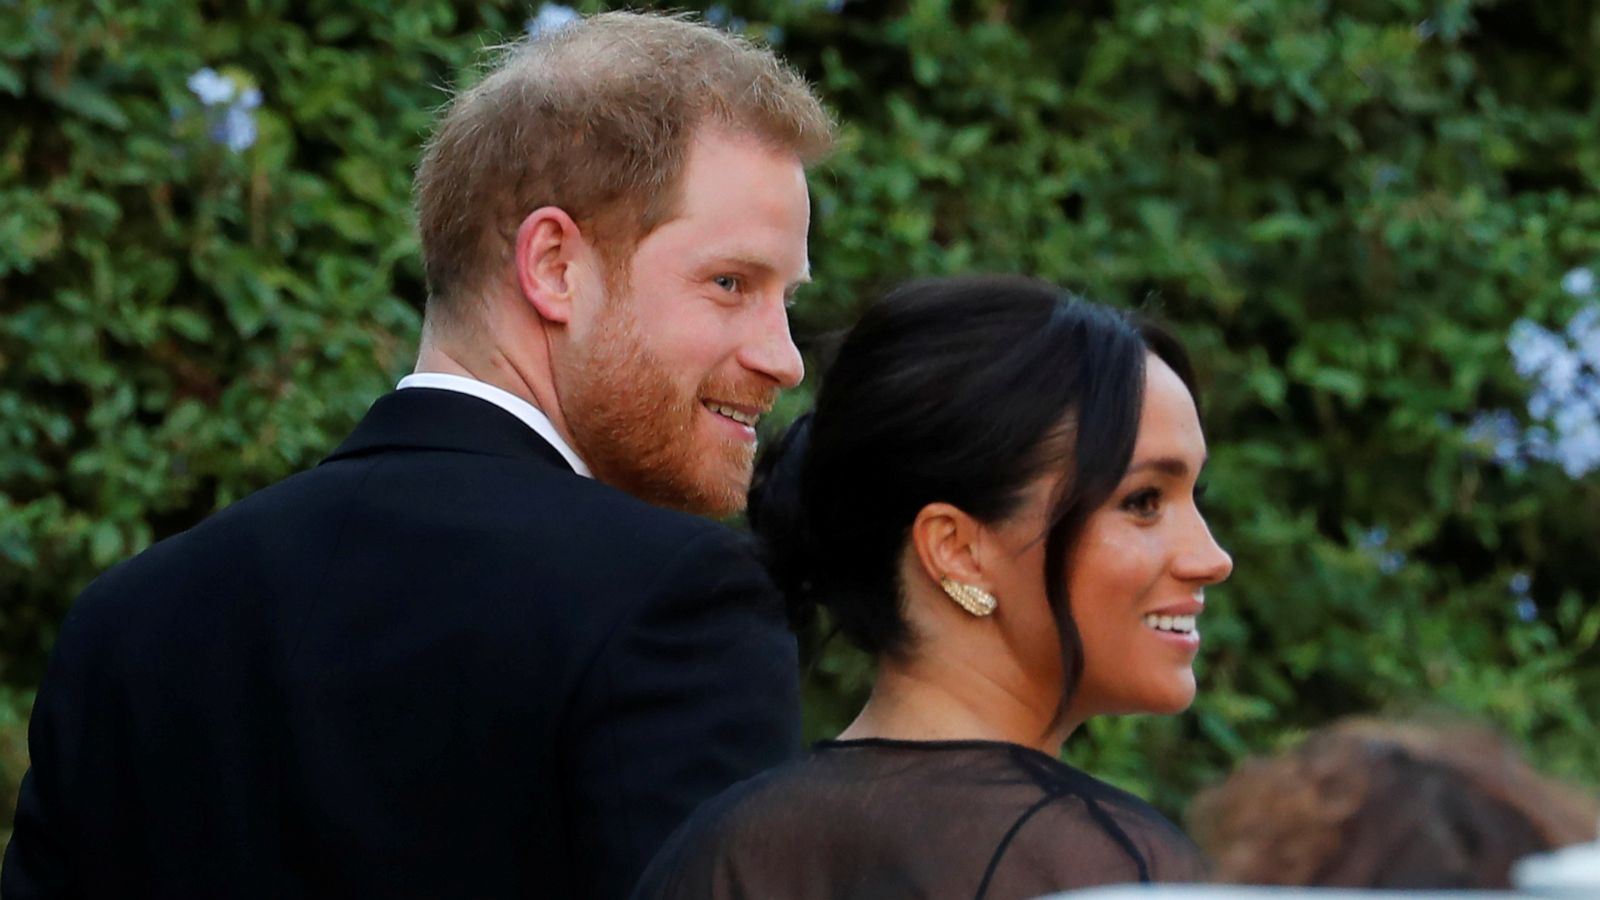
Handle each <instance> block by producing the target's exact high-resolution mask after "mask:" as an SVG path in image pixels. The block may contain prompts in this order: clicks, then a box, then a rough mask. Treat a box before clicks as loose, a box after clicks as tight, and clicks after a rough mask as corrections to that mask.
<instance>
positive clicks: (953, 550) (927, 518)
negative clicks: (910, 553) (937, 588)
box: [911, 503, 993, 591]
mask: <svg viewBox="0 0 1600 900" xmlns="http://www.w3.org/2000/svg"><path fill="white" fill-rule="evenodd" d="M986 539H987V535H986V529H985V528H984V525H983V523H982V522H979V521H978V520H977V519H974V518H973V517H972V516H970V515H968V514H967V513H965V512H963V511H962V510H961V509H959V508H958V507H955V506H952V505H950V504H948V503H930V504H928V505H927V506H924V507H923V508H922V510H921V511H920V512H918V513H917V517H916V519H915V520H913V521H912V523H911V544H912V546H913V547H914V548H915V549H916V554H917V561H918V562H919V563H920V564H921V568H922V572H923V574H925V575H926V576H927V577H928V580H929V581H931V582H932V583H934V584H938V583H939V582H940V580H941V579H944V578H949V579H951V580H953V581H958V582H961V583H962V584H967V585H971V586H972V587H975V588H981V589H983V590H986V591H987V590H992V587H993V586H992V585H990V584H989V583H988V579H987V578H986V577H985V575H984V572H983V565H982V559H983V548H982V544H983V542H984V541H985V540H986Z"/></svg>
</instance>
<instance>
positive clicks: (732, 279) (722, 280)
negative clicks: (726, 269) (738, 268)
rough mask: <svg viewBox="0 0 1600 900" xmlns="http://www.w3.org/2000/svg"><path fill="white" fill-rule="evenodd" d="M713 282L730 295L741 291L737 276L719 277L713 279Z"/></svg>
mask: <svg viewBox="0 0 1600 900" xmlns="http://www.w3.org/2000/svg"><path fill="white" fill-rule="evenodd" d="M711 281H712V283H713V284H715V285H716V286H717V287H719V288H722V289H723V290H725V291H727V292H729V293H733V292H734V291H737V290H738V289H739V276H737V275H718V276H717V277H715V278H713V279H711Z"/></svg>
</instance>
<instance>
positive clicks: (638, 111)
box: [416, 12, 834, 314]
mask: <svg viewBox="0 0 1600 900" xmlns="http://www.w3.org/2000/svg"><path fill="white" fill-rule="evenodd" d="M702 125H715V126H717V127H720V128H724V129H726V130H727V131H729V132H730V133H732V134H736V135H748V136H750V137H754V138H756V139H758V140H760V141H762V142H763V143H766V144H768V145H770V146H773V147H775V148H778V149H782V150H788V151H792V152H793V153H794V154H795V155H796V156H797V157H799V159H800V160H801V162H802V163H806V164H809V163H811V162H814V161H816V160H817V159H819V158H820V157H821V156H823V155H824V154H826V153H827V151H828V150H829V149H830V148H831V146H832V143H833V140H834V125H833V121H832V119H831V118H830V117H829V116H828V114H827V112H826V111H825V110H824V109H823V107H822V105H821V103H820V102H819V101H818V100H817V98H816V96H815V95H814V94H813V93H812V91H811V89H810V88H809V87H808V86H807V84H806V82H805V80H804V79H802V78H801V77H800V76H799V75H797V74H796V73H795V72H793V71H792V70H790V69H789V68H787V67H786V66H785V65H784V64H783V63H782V62H780V61H779V60H778V59H777V58H776V57H775V56H774V55H773V54H772V53H771V51H769V50H767V49H764V48H760V47H756V46H754V45H752V44H751V43H749V42H748V41H746V40H744V39H743V38H741V37H738V36H735V35H731V34H727V33H724V32H721V31H718V30H716V29H713V28H710V27H708V26H706V25H702V24H698V23H694V22H690V21H687V20H685V19H684V18H683V17H681V16H667V15H656V14H641V13H627V12H612V13H602V14H599V15H594V16H589V17H586V18H584V19H581V20H578V21H576V22H574V23H572V24H570V25H567V26H565V27H560V28H556V29H553V30H551V31H548V32H543V33H540V34H538V35H536V36H532V37H528V38H524V39H523V40H520V41H518V42H516V43H514V44H512V45H510V46H509V47H507V48H504V50H503V53H502V55H501V56H500V58H499V60H498V62H496V64H495V65H494V66H493V67H492V69H491V71H490V72H489V74H488V75H487V77H485V78H484V79H483V80H482V81H481V82H480V83H478V84H477V85H476V86H474V87H472V88H470V89H468V90H466V91H463V92H462V93H460V94H459V95H457V96H456V97H455V98H454V99H453V100H452V101H451V102H450V104H449V105H448V106H447V107H446V108H445V110H444V112H443V115H442V116H441V118H440V121H439V124H438V127H437V129H436V130H435V132H434V135H433V137H432V139H431V140H429V142H428V145H427V147H426V149H425V151H424V153H423V157H422V162H421V164H420V166H419V167H418V170H417V178H416V204H417V220H418V221H417V227H418V232H419V235H420V238H421V242H422V256H423V267H424V270H425V272H426V275H427V279H428V288H429V292H430V294H431V296H430V299H429V305H430V309H431V308H432V307H433V306H434V305H435V304H442V305H443V306H444V307H445V308H446V309H447V311H449V312H450V313H451V314H454V313H455V312H457V311H458V310H459V309H460V307H461V305H462V303H463V302H470V301H469V300H468V297H469V296H470V294H471V293H472V292H474V291H478V290H481V289H482V288H483V287H484V285H485V284H486V283H487V281H488V280H489V279H490V278H492V277H494V273H495V272H497V271H499V270H502V269H503V268H504V266H505V265H506V263H507V261H508V260H509V258H510V255H511V249H512V242H513V240H514V238H515V234H516V229H517V226H518V225H519V224H520V223H521V221H522V219H523V217H525V216H526V215H527V214H528V213H530V212H532V211H533V210H535V209H538V208H540V207H543V206H556V207H559V208H561V209H562V210H565V211H566V212H567V214H568V215H570V216H572V218H573V220H574V221H576V222H577V223H578V226H579V227H580V228H582V229H583V230H584V232H585V233H586V234H588V235H589V236H590V237H591V239H593V240H595V241H596V245H597V247H598V249H599V251H600V253H601V255H602V258H603V262H604V263H605V265H606V266H607V268H608V269H615V268H617V267H619V266H620V264H621V263H622V262H623V261H624V260H625V259H626V258H627V257H628V255H629V254H631V252H632V250H633V249H634V247H635V246H637V244H638V242H639V241H640V240H642V239H643V238H644V237H645V236H646V235H648V234H649V233H650V232H651V231H652V230H654V229H655V228H656V227H657V226H658V225H660V224H662V223H663V222H665V221H666V220H668V219H670V218H671V217H672V216H673V214H674V212H675V210H676V209H677V207H678V203H679V196H678V190H679V184H678V181H679V178H680V176H681V173H682V170H683V166H684V160H685V158H686V157H687V155H688V148H689V145H690V141H691V140H692V139H693V136H694V134H695V133H696V129H698V128H699V127H700V126H702Z"/></svg>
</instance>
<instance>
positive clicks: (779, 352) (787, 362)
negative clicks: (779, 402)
mask: <svg viewBox="0 0 1600 900" xmlns="http://www.w3.org/2000/svg"><path fill="white" fill-rule="evenodd" d="M760 310H761V311H760V313H759V314H758V315H757V317H756V321H755V324H754V328H753V332H752V334H751V335H750V338H749V340H748V341H746V342H745V346H744V349H743V351H742V352H741V353H740V358H739V362H740V363H741V364H742V365H743V366H744V367H745V368H747V369H749V370H751V371H753V372H759V373H760V374H762V375H765V376H767V377H768V378H771V379H772V380H773V381H775V382H777V383H778V386H779V387H782V388H792V387H794V386H795V385H797V384H799V383H800V379H802V378H804V377H805V374H806V365H805V361H804V360H802V359H801V358H800V349H799V348H798V347H796V346H795V345H794V339H793V338H792V337H791V336H790V334H789V310H788V308H787V307H786V306H785V305H784V302H783V298H782V297H781V296H779V297H778V298H776V300H775V301H768V302H765V303H762V304H761V307H760Z"/></svg>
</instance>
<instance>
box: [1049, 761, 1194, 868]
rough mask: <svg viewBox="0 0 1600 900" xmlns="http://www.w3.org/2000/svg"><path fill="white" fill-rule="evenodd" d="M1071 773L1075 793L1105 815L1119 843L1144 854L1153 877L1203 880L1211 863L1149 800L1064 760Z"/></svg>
mask: <svg viewBox="0 0 1600 900" xmlns="http://www.w3.org/2000/svg"><path fill="white" fill-rule="evenodd" d="M1062 768H1063V770H1065V771H1066V772H1070V773H1071V775H1070V776H1067V777H1069V778H1070V779H1071V781H1072V784H1073V786H1074V790H1075V793H1077V794H1078V795H1079V796H1081V797H1082V798H1083V799H1084V800H1085V801H1086V804H1085V805H1086V807H1087V808H1089V809H1091V811H1092V812H1091V815H1096V816H1104V818H1105V821H1102V822H1101V825H1102V827H1104V828H1106V829H1107V830H1108V831H1110V832H1111V833H1112V837H1113V839H1114V840H1116V841H1117V842H1118V843H1122V842H1123V841H1126V842H1127V844H1129V845H1130V846H1129V848H1128V849H1130V850H1133V851H1135V852H1136V853H1137V855H1138V856H1140V857H1142V858H1143V860H1144V863H1145V868H1146V869H1147V870H1148V876H1149V878H1150V880H1151V881H1199V880H1202V879H1204V878H1205V877H1206V874H1207V869H1208V864H1207V862H1206V858H1205V855H1204V854H1203V853H1201V852H1200V848H1199V847H1197V846H1196V845H1195V843H1194V841H1193V840H1191V839H1190V838H1189V836H1188V835H1187V834H1185V833H1184V831H1183V829H1181V828H1179V827H1178V826H1177V825H1176V824H1175V823H1174V822H1173V821H1172V820H1171V819H1169V818H1167V817H1166V815H1164V814H1163V813H1162V812H1161V811H1160V810H1158V809H1156V808H1155V806H1153V805H1151V804H1150V803H1149V801H1147V800H1145V799H1144V798H1142V797H1140V796H1138V795H1137V794H1134V793H1132V792H1131V791H1127V790H1124V789H1122V788H1119V787H1117V786H1115V785H1113V784H1111V783H1110V782H1107V781H1105V780H1103V779H1100V778H1097V777H1095V776H1093V775H1090V774H1089V773H1087V772H1084V771H1083V770H1081V769H1078V768H1075V767H1073V766H1069V765H1067V764H1066V763H1062Z"/></svg>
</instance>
